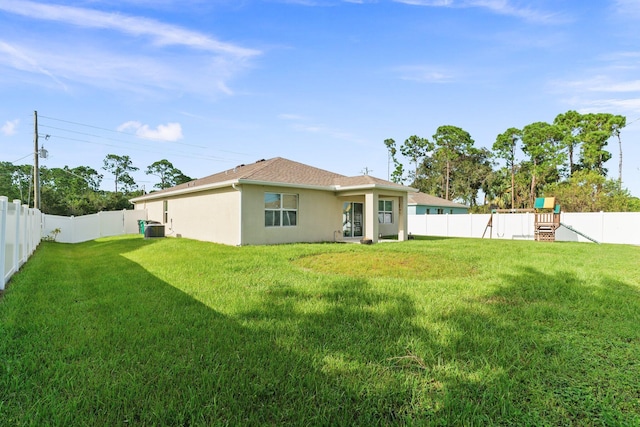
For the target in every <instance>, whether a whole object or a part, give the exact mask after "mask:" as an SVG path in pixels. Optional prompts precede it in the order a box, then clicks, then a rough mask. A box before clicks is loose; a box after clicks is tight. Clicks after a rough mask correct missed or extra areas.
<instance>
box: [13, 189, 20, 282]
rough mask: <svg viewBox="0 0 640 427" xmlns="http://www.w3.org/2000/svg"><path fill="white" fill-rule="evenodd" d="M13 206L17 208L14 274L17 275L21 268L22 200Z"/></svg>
mask: <svg viewBox="0 0 640 427" xmlns="http://www.w3.org/2000/svg"><path fill="white" fill-rule="evenodd" d="M13 204H14V205H15V208H16V235H15V243H14V245H13V272H14V273H16V272H17V271H18V269H19V268H20V200H14V201H13Z"/></svg>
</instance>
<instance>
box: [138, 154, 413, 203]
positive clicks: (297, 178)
mask: <svg viewBox="0 0 640 427" xmlns="http://www.w3.org/2000/svg"><path fill="white" fill-rule="evenodd" d="M243 181H244V182H251V181H254V182H262V183H273V184H289V185H301V186H318V187H334V189H344V188H345V187H347V188H348V187H362V186H383V187H386V188H398V189H399V190H400V189H402V190H405V191H406V190H409V191H415V190H413V189H412V188H410V187H405V186H403V185H400V184H395V183H393V182H390V181H385V180H383V179H379V178H375V177H372V176H369V175H362V176H354V177H348V176H345V175H340V174H338V173H334V172H329V171H327V170H324V169H319V168H316V167H313V166H309V165H306V164H304V163H299V162H294V161H292V160H288V159H285V158H282V157H274V158H272V159H268V160H264V159H262V160H258V161H257V162H255V163H250V164H246V165H244V164H243V165H238V166H236V167H235V168H233V169H228V170H225V171H222V172H219V173H216V174H213V175H209V176H206V177H204V178H200V179H196V180H193V181H190V182H187V183H185V184H180V185H177V186H175V187H172V188H167V189H165V190H160V191H156V192H154V193H151V194H150V195H153V196H154V197H155V196H158V195H161V194H165V193H173V192H176V191H182V190H190V189H192V188H193V189H194V190H195V191H197V187H203V186H211V185H215V184H221V185H224V183H229V185H231V183H233V182H236V183H238V182H239V183H242V182H243ZM150 195H147V196H150ZM142 198H145V196H140V197H136V198H134V199H132V200H134V201H135V200H139V199H142Z"/></svg>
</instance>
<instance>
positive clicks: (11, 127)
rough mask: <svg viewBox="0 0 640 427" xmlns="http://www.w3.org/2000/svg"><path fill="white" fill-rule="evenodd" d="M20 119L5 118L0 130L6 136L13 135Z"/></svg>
mask: <svg viewBox="0 0 640 427" xmlns="http://www.w3.org/2000/svg"><path fill="white" fill-rule="evenodd" d="M19 123H20V119H15V120H7V121H6V122H5V124H4V125H2V128H0V130H1V131H2V133H3V134H5V135H7V136H11V135H15V133H16V128H17V127H18V124H19Z"/></svg>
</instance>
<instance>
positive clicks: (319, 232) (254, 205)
mask: <svg viewBox="0 0 640 427" xmlns="http://www.w3.org/2000/svg"><path fill="white" fill-rule="evenodd" d="M240 189H241V192H242V213H241V215H242V224H243V226H242V244H243V245H263V244H279V243H293V242H332V241H334V240H340V238H341V234H339V233H338V232H341V231H342V202H341V201H340V200H338V198H337V197H336V196H335V193H333V192H331V191H319V190H310V189H301V188H290V187H278V186H263V185H246V184H245V185H242V186H240ZM265 192H269V193H287V194H297V195H298V216H297V225H296V226H292V227H265V224H264V193H265Z"/></svg>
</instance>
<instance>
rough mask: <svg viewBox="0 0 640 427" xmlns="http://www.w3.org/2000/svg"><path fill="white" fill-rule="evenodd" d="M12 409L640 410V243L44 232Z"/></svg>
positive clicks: (380, 413) (394, 414)
mask: <svg viewBox="0 0 640 427" xmlns="http://www.w3.org/2000/svg"><path fill="white" fill-rule="evenodd" d="M3 423H5V424H6V425H65V426H66V425H265V424H267V425H283V424H285V425H286V424H289V425H367V426H370V425H554V426H555V425H584V426H591V425H640V248H638V247H631V246H621V245H617V246H616V245H600V246H598V245H592V244H577V243H536V242H517V241H490V240H471V239H441V240H426V241H410V242H396V243H385V244H377V245H373V246H368V245H339V244H300V245H282V246H265V247H241V248H238V247H227V246H221V245H216V244H211V243H204V242H196V241H191V240H187V239H160V240H144V239H142V238H140V237H139V236H136V237H127V238H111V239H101V240H98V241H94V242H87V243H84V244H78V245H64V244H56V243H46V242H45V243H43V244H42V245H41V246H40V248H39V249H38V251H37V252H36V254H35V255H34V256H33V257H32V259H31V260H30V261H29V263H28V264H27V265H26V266H24V267H23V270H22V271H21V272H20V273H19V274H17V275H16V276H14V279H13V281H12V283H11V284H10V285H9V286H8V289H7V291H6V293H5V295H4V296H3V297H2V299H0V424H3Z"/></svg>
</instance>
